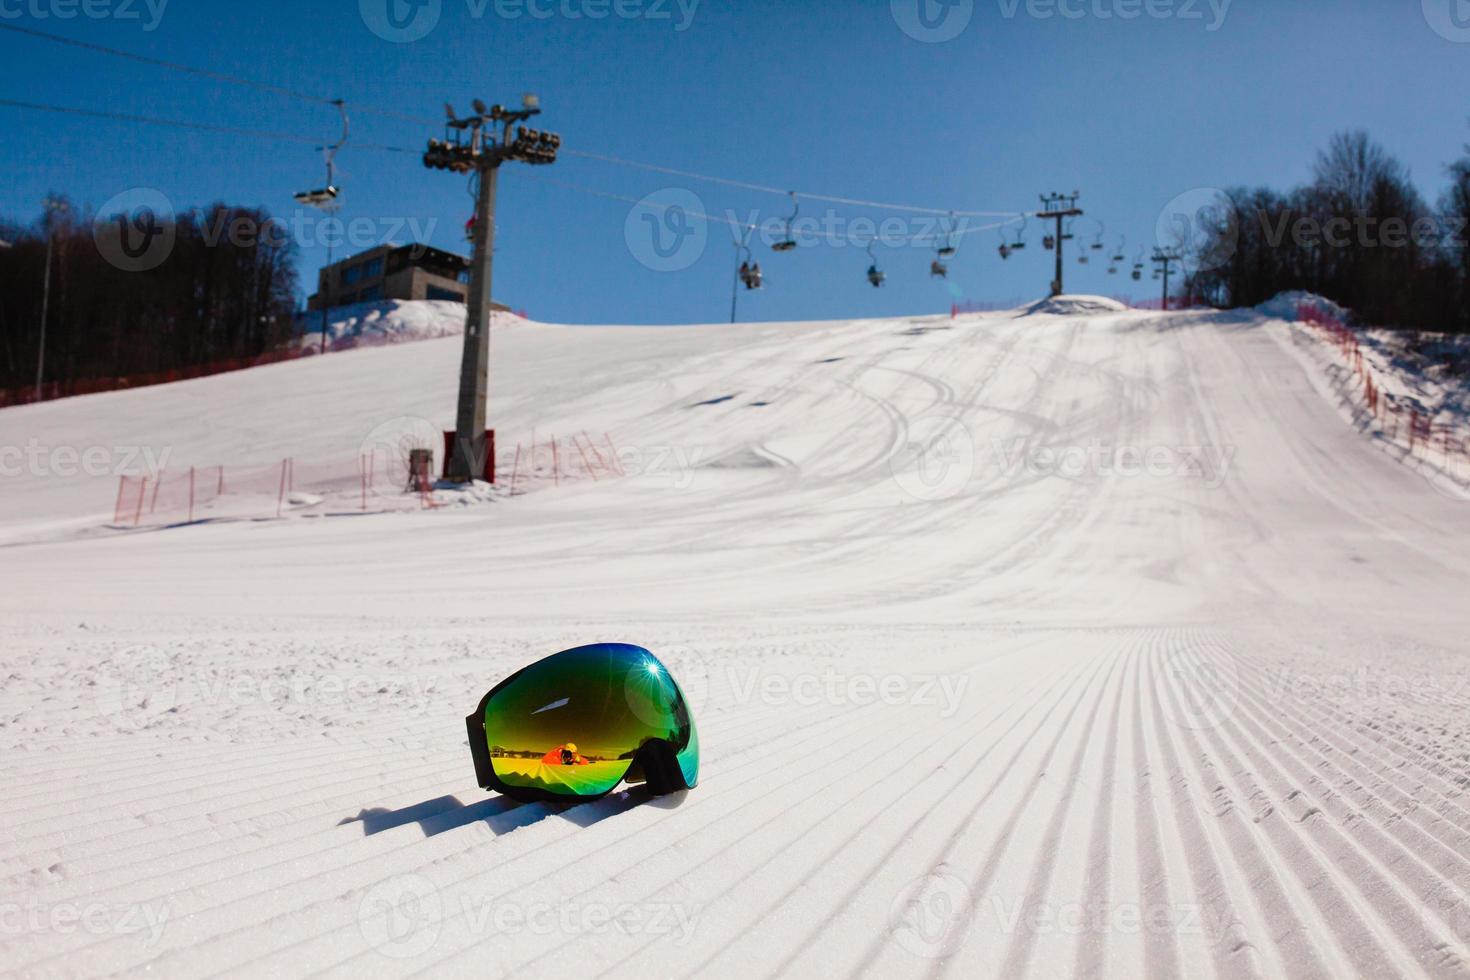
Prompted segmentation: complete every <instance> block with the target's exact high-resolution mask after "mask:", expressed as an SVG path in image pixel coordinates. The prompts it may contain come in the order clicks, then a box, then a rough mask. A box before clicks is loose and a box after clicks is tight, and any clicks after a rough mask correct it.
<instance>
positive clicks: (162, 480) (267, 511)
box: [112, 432, 626, 527]
mask: <svg viewBox="0 0 1470 980" xmlns="http://www.w3.org/2000/svg"><path fill="white" fill-rule="evenodd" d="M497 469H498V470H499V472H500V473H502V474H504V473H510V482H509V484H506V482H505V480H504V478H503V477H502V479H501V482H500V486H501V487H502V488H504V489H505V490H506V491H507V492H508V494H509V495H510V496H519V495H522V494H525V493H530V492H533V491H536V490H540V489H546V488H550V487H559V486H561V485H563V484H569V483H574V482H578V481H584V480H585V481H590V482H593V483H596V482H600V481H603V480H608V479H611V478H614V477H619V476H625V475H626V473H625V472H624V470H623V467H622V464H621V463H620V462H619V460H618V453H617V449H616V447H615V446H614V445H613V441H612V437H611V436H609V435H606V434H604V435H603V436H602V437H601V438H594V437H592V436H591V435H589V434H588V433H586V432H578V433H576V434H575V435H573V436H571V437H570V438H567V437H564V436H551V437H550V438H548V439H542V438H540V437H538V436H536V435H535V434H534V433H533V435H532V437H531V440H530V442H529V444H528V443H525V442H518V443H516V446H515V448H514V450H510V449H508V448H507V449H505V450H502V451H501V454H500V457H499V459H497ZM430 472H438V470H437V469H434V470H432V471H430ZM430 472H422V471H420V472H413V471H412V470H411V466H410V463H409V460H408V458H407V457H406V456H402V455H400V454H396V453H386V452H378V451H374V452H369V453H366V454H363V455H360V456H358V457H357V458H355V459H351V458H349V459H338V460H326V461H309V460H307V461H303V460H298V459H295V458H290V457H288V458H286V459H283V460H281V461H280V462H279V463H270V464H266V465H263V466H224V465H219V466H208V467H196V466H191V467H189V468H188V469H180V470H165V471H163V472H161V473H157V474H145V475H142V476H122V477H120V478H119V480H118V487H117V498H116V502H115V504H114V506H113V518H112V521H113V524H114V525H115V526H118V527H160V526H168V525H174V524H186V523H188V524H192V523H194V522H196V521H203V520H272V519H281V518H286V517H292V516H312V517H320V516H327V515H333V514H349V513H358V514H370V513H393V512H402V511H416V510H428V509H433V508H435V507H438V506H440V505H441V504H442V502H443V501H442V500H441V498H440V497H439V496H437V495H436V492H435V485H434V480H433V478H432V476H431V475H430Z"/></svg>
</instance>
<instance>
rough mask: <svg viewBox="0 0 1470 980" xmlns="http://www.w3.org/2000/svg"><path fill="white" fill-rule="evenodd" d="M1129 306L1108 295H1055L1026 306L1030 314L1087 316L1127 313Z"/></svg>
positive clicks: (1027, 312)
mask: <svg viewBox="0 0 1470 980" xmlns="http://www.w3.org/2000/svg"><path fill="white" fill-rule="evenodd" d="M1126 312H1128V307H1126V306H1124V305H1123V304H1122V303H1120V302H1118V301H1117V300H1115V299H1109V298H1108V297H1106V296H1053V297H1051V298H1050V299H1044V300H1042V301H1041V302H1039V303H1035V304H1033V305H1031V306H1029V307H1027V308H1026V314H1027V315H1028V316H1030V315H1032V314H1036V313H1045V314H1048V315H1050V316H1085V315H1090V314H1094V313H1126Z"/></svg>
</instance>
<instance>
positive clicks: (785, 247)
mask: <svg viewBox="0 0 1470 980" xmlns="http://www.w3.org/2000/svg"><path fill="white" fill-rule="evenodd" d="M791 204H792V206H793V210H792V212H791V217H789V218H787V219H786V237H785V238H783V239H781V240H780V241H779V242H777V243H776V244H774V245H772V246H771V251H773V252H789V251H791V250H792V249H794V248H795V247H796V238H795V237H794V236H793V235H792V233H791V225H792V222H794V221H795V220H796V218H797V215H799V214H801V201H799V200H797V198H796V192H795V191H792V192H791Z"/></svg>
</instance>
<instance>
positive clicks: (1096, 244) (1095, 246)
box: [1092, 221, 1108, 252]
mask: <svg viewBox="0 0 1470 980" xmlns="http://www.w3.org/2000/svg"><path fill="white" fill-rule="evenodd" d="M1107 230H1108V226H1107V225H1105V224H1103V223H1102V222H1101V221H1099V222H1098V223H1097V238H1096V239H1095V240H1094V241H1093V243H1092V250H1093V251H1094V252H1101V251H1102V250H1103V235H1105V234H1107Z"/></svg>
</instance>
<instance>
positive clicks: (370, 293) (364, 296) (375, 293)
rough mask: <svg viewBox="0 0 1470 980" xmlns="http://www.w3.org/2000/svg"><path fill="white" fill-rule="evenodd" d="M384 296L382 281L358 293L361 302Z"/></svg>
mask: <svg viewBox="0 0 1470 980" xmlns="http://www.w3.org/2000/svg"><path fill="white" fill-rule="evenodd" d="M382 298H383V284H382V283H378V284H377V285H376V286H369V287H367V288H366V289H364V290H363V291H362V292H360V293H358V294H357V301H358V302H359V303H371V302H374V301H376V300H380V299H382Z"/></svg>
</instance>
